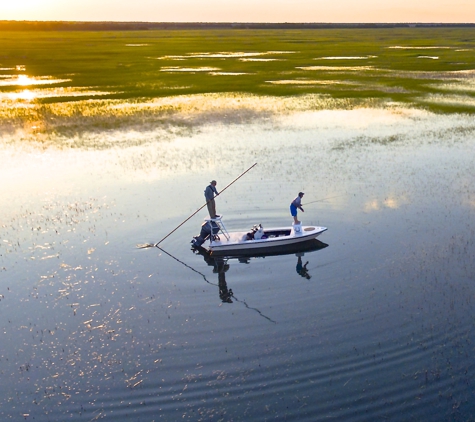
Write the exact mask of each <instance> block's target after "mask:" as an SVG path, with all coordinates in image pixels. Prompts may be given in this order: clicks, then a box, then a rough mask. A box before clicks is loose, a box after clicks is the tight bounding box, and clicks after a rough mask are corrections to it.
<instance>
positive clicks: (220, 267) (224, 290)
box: [213, 258, 233, 303]
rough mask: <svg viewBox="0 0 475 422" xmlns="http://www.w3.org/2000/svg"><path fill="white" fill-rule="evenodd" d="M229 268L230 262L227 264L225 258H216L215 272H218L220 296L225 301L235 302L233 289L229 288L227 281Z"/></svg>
mask: <svg viewBox="0 0 475 422" xmlns="http://www.w3.org/2000/svg"><path fill="white" fill-rule="evenodd" d="M228 270H229V264H226V262H225V261H224V259H219V258H218V259H215V267H214V269H213V272H214V273H218V286H219V298H220V299H221V300H222V301H223V303H233V301H232V299H231V297H232V296H233V291H232V289H228V284H227V283H226V271H228Z"/></svg>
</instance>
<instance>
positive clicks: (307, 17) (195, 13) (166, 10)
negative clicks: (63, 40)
mask: <svg viewBox="0 0 475 422" xmlns="http://www.w3.org/2000/svg"><path fill="white" fill-rule="evenodd" d="M1 2H2V3H3V4H2V6H1V8H0V20H39V21H44V20H50V21H141V22H348V23H354V22H420V23H427V22H437V23H448V22H451V23H473V22H475V1H473V0H455V1H448V0H431V1H429V0H419V1H417V2H414V1H409V0H386V1H380V0H378V1H376V0H359V1H355V0H334V1H331V2H329V1H323V0H272V1H271V0H174V1H170V0H134V1H117V0H100V1H98V0H67V1H65V0H12V1H7V0H1Z"/></svg>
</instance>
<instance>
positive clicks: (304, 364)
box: [0, 108, 475, 421]
mask: <svg viewBox="0 0 475 422" xmlns="http://www.w3.org/2000/svg"><path fill="white" fill-rule="evenodd" d="M207 122H208V123H206V124H204V125H202V126H200V127H199V128H198V129H196V130H192V131H189V132H187V133H183V132H180V131H177V132H176V134H175V135H170V134H169V135H168V136H169V137H168V138H167V141H163V142H160V141H157V138H159V134H158V135H157V136H156V137H154V136H150V139H151V141H150V142H143V141H141V142H136V139H135V138H134V137H135V136H136V135H135V133H134V132H133V131H130V132H129V131H127V130H124V131H122V132H121V133H120V135H121V136H122V138H121V139H122V140H123V142H120V146H118V147H108V148H98V149H93V148H88V149H86V148H84V149H81V148H77V149H68V148H64V147H63V148H62V149H55V148H51V147H43V148H42V147H41V146H38V145H29V144H25V143H19V142H18V143H15V142H9V143H6V142H5V143H4V144H3V145H2V148H1V150H0V154H1V157H0V158H1V160H2V163H4V164H2V167H1V168H0V176H1V177H2V179H3V180H8V181H9V182H8V183H7V184H3V185H2V188H1V189H2V198H3V201H2V207H1V215H0V218H1V220H0V221H1V229H0V244H1V249H0V255H1V256H0V270H1V271H0V272H1V274H0V327H1V329H2V331H3V335H2V342H1V344H0V371H1V374H2V377H1V378H0V386H1V391H2V393H1V396H0V415H1V417H2V420H23V419H24V418H25V419H26V420H37V421H50V420H51V421H57V420H66V419H68V420H78V421H79V420H87V421H90V420H96V419H106V420H113V421H126V420H133V421H152V420H158V419H164V420H178V419H184V420H246V421H247V420H275V419H280V420H299V421H300V420H308V421H315V420H338V421H342V420H351V421H359V420H361V421H367V420H377V419H385V420H421V421H434V420H441V421H442V420H443V421H446V420H454V421H456V420H461V421H462V420H471V419H473V418H474V417H475V416H474V413H475V407H474V405H473V401H472V400H471V398H472V397H473V394H474V390H475V385H474V382H473V379H474V376H473V372H474V370H475V368H474V364H473V359H472V355H473V347H474V346H473V342H474V340H475V338H474V333H473V330H472V326H473V320H474V316H475V315H474V311H473V301H474V299H475V296H474V295H475V287H474V285H473V281H474V274H475V271H474V269H475V268H474V263H473V259H472V257H473V255H474V253H475V246H474V241H473V238H474V229H475V220H474V214H475V188H474V187H473V186H474V184H473V168H474V164H475V163H474V155H473V149H474V136H473V134H474V127H473V123H472V119H471V117H470V116H464V115H452V116H449V115H433V114H430V113H425V112H421V111H416V110H409V109H400V108H394V109H393V110H390V109H389V110H388V109H387V110H372V109H356V110H351V111H337V110H332V111H330V110H327V111H318V112H298V113H297V112H295V113H290V114H285V115H280V116H274V117H273V118H269V119H267V120H262V121H256V122H254V123H252V122H250V123H246V124H221V123H219V121H213V120H212V119H210V120H209V121H207ZM150 135H153V129H151V132H150ZM96 136H97V137H99V138H100V137H101V136H105V135H101V134H98V135H96ZM139 136H140V135H139ZM142 136H144V135H142ZM102 141H103V143H105V144H108V142H109V141H108V140H107V139H105V138H104V139H102ZM127 141H128V142H127ZM256 162H257V163H258V164H257V166H256V167H255V168H253V169H252V170H251V171H250V172H249V173H247V174H246V175H245V176H243V177H242V178H241V179H239V181H238V182H236V183H235V184H233V185H232V186H231V187H229V188H228V189H227V190H226V191H225V192H224V193H223V194H222V195H220V196H219V197H218V199H217V208H218V212H219V213H222V214H223V215H224V219H225V221H226V223H227V226H228V228H229V229H248V228H250V227H251V226H252V225H253V224H256V223H262V225H263V226H264V227H266V226H267V227H270V226H275V225H286V224H290V221H291V218H290V216H289V215H288V204H289V202H290V200H291V199H293V197H294V196H295V195H296V194H297V192H298V191H301V190H302V191H304V192H305V193H306V195H305V197H304V209H305V213H300V219H301V220H302V221H303V223H304V224H309V225H313V224H318V225H323V226H326V227H328V231H327V232H325V233H324V234H322V235H321V237H320V240H321V241H322V242H324V243H325V244H328V246H327V247H325V248H323V249H320V250H317V251H314V252H308V253H305V255H304V256H303V257H302V264H305V263H306V262H307V261H308V265H307V268H308V274H309V275H310V278H306V277H302V276H301V275H300V274H299V273H298V272H297V271H296V269H297V264H298V257H297V256H296V255H295V254H291V255H283V256H268V257H265V258H255V259H250V260H249V261H248V262H246V263H244V262H239V261H238V260H229V261H228V262H227V265H229V267H226V268H227V271H226V272H225V273H224V277H225V280H226V283H227V287H228V288H229V289H232V291H233V294H234V296H233V297H232V303H227V302H226V303H224V302H222V300H221V299H220V296H219V287H218V280H219V277H220V276H221V277H223V273H221V274H220V272H219V271H220V269H221V268H223V267H220V266H219V265H220V264H219V263H218V264H219V265H218V264H216V263H209V262H206V261H205V260H204V259H203V257H202V256H201V255H197V254H193V253H192V252H191V250H190V245H189V241H190V240H191V238H192V236H193V235H195V234H197V233H198V232H199V228H200V225H201V222H202V219H203V218H204V217H205V216H206V213H205V209H203V210H201V211H200V212H199V213H198V214H197V215H196V216H194V217H193V218H191V219H190V220H189V221H188V222H186V223H185V224H184V225H183V226H181V227H180V228H179V229H178V230H177V231H176V232H175V233H173V234H172V235H171V236H170V237H168V238H167V239H166V240H165V241H163V242H162V243H161V244H160V246H161V248H162V249H159V248H145V249H139V248H137V247H136V245H137V244H140V243H148V242H150V243H155V242H157V241H160V240H161V239H162V238H163V237H165V236H166V235H167V234H168V233H169V232H171V231H172V230H173V229H174V228H175V227H177V226H178V225H179V224H180V223H181V222H183V221H184V220H185V219H186V218H187V217H188V216H190V215H191V214H192V213H193V212H194V211H195V210H196V209H198V208H199V207H200V206H201V205H203V203H204V197H203V190H204V188H205V187H206V185H207V183H208V182H209V181H210V180H211V179H216V180H218V186H217V187H218V190H220V189H222V188H224V187H225V186H226V185H227V184H228V183H230V182H231V181H232V180H233V179H234V178H235V177H237V176H238V175H239V174H241V173H242V172H243V171H245V170H246V169H247V168H249V167H250V166H251V165H252V164H254V163H256ZM305 203H307V204H308V205H305ZM210 264H211V265H210Z"/></svg>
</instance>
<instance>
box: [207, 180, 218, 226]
mask: <svg viewBox="0 0 475 422" xmlns="http://www.w3.org/2000/svg"><path fill="white" fill-rule="evenodd" d="M216 185H217V183H216V180H212V181H211V182H210V184H209V185H208V186H207V187H206V189H205V198H206V205H207V207H208V212H209V216H210V218H216V217H219V215H218V214H216V202H215V200H214V198H215V197H216V196H218V195H219V193H218V191H217V190H216Z"/></svg>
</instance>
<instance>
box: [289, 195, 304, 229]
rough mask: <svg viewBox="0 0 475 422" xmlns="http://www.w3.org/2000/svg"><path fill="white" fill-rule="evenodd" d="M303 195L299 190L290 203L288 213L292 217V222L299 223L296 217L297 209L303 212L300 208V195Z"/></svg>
mask: <svg viewBox="0 0 475 422" xmlns="http://www.w3.org/2000/svg"><path fill="white" fill-rule="evenodd" d="M303 196H304V193H303V192H299V194H298V196H297V197H296V198H295V199H294V200H293V201H292V203H291V204H290V214H291V215H292V217H294V224H300V221H299V220H298V219H297V209H299V210H300V211H302V212H304V210H303V208H302V197H303Z"/></svg>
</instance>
